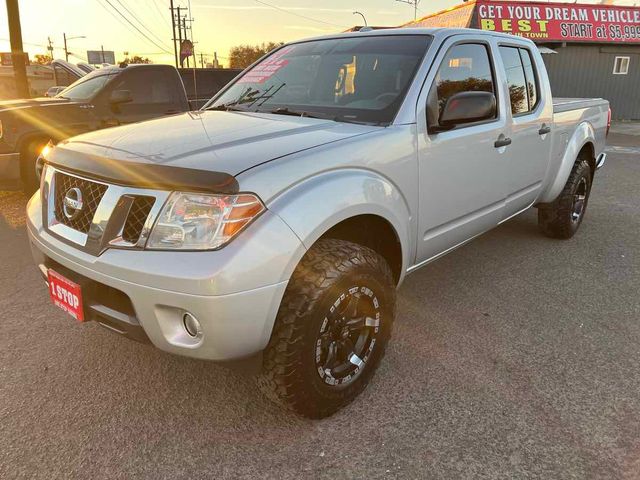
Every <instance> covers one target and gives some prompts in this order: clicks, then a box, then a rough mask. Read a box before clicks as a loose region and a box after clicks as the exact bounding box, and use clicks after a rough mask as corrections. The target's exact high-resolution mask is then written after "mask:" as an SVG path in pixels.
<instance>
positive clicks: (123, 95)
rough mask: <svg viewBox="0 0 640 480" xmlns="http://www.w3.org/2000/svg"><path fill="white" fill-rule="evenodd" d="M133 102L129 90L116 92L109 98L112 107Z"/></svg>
mask: <svg viewBox="0 0 640 480" xmlns="http://www.w3.org/2000/svg"><path fill="white" fill-rule="evenodd" d="M130 102H133V97H132V96H131V92H130V91H129V90H114V91H113V92H111V96H109V103H110V104H111V105H120V104H122V103H130Z"/></svg>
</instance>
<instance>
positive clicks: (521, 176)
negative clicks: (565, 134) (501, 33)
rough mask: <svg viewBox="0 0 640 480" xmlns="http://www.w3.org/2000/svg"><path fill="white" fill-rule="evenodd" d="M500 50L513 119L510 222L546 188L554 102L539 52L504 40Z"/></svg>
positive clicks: (507, 206)
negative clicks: (544, 80) (543, 80)
mask: <svg viewBox="0 0 640 480" xmlns="http://www.w3.org/2000/svg"><path fill="white" fill-rule="evenodd" d="M498 51H499V52H500V55H499V57H500V60H501V62H500V63H501V64H502V65H501V67H500V68H501V69H502V71H503V72H504V77H505V78H506V81H507V87H508V89H509V90H508V91H509V101H508V102H507V103H508V105H507V108H510V110H511V118H512V120H511V124H510V126H509V134H508V136H509V138H511V145H510V147H509V151H508V155H507V158H508V166H507V167H506V168H505V175H506V178H507V189H508V191H507V199H506V204H505V210H504V219H507V218H509V217H511V216H513V215H516V214H517V213H519V212H521V211H522V210H524V209H526V208H528V207H530V206H531V204H532V203H533V202H534V201H535V199H536V198H537V196H538V193H539V191H540V188H541V186H542V180H543V178H544V175H545V172H546V169H547V166H548V164H549V156H550V154H551V140H552V135H551V129H552V127H553V102H552V101H551V95H550V94H547V93H548V92H545V91H542V88H541V85H542V83H541V82H540V72H538V71H537V69H536V62H535V57H534V53H535V54H536V55H538V56H539V54H538V53H537V52H532V51H531V49H530V48H529V46H528V45H526V44H524V45H523V44H519V43H517V42H514V43H509V42H503V41H500V43H499V47H498ZM541 63H542V61H540V63H539V64H541ZM542 73H543V72H542ZM549 93H550V92H549Z"/></svg>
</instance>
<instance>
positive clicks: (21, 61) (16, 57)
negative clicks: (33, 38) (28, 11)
mask: <svg viewBox="0 0 640 480" xmlns="http://www.w3.org/2000/svg"><path fill="white" fill-rule="evenodd" d="M7 19H8V21H9V39H10V42H11V63H12V64H13V77H14V78H15V82H16V93H17V94H18V96H19V97H21V98H29V82H28V80H27V61H26V60H27V58H26V55H25V54H24V51H23V49H22V48H23V47H22V28H21V27H20V9H19V8H18V0H7Z"/></svg>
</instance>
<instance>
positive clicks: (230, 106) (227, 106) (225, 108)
mask: <svg viewBox="0 0 640 480" xmlns="http://www.w3.org/2000/svg"><path fill="white" fill-rule="evenodd" d="M236 103H237V102H231V103H229V104H226V103H223V104H221V105H216V106H215V107H209V108H207V110H222V111H223V112H246V111H247V110H246V109H244V108H238V107H234V106H233V105H235V104H236Z"/></svg>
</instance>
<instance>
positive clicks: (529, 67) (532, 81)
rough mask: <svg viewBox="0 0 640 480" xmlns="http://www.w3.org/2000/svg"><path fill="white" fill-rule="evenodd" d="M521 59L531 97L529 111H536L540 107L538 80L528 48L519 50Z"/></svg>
mask: <svg viewBox="0 0 640 480" xmlns="http://www.w3.org/2000/svg"><path fill="white" fill-rule="evenodd" d="M518 50H519V51H520V58H521V59H522V66H523V68H524V76H525V77H526V79H527V93H528V95H529V110H534V109H535V108H536V107H537V106H538V99H539V98H540V95H539V94H538V79H537V76H536V71H535V67H534V63H533V59H532V58H531V52H530V51H529V50H527V49H526V48H519V49H518Z"/></svg>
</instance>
